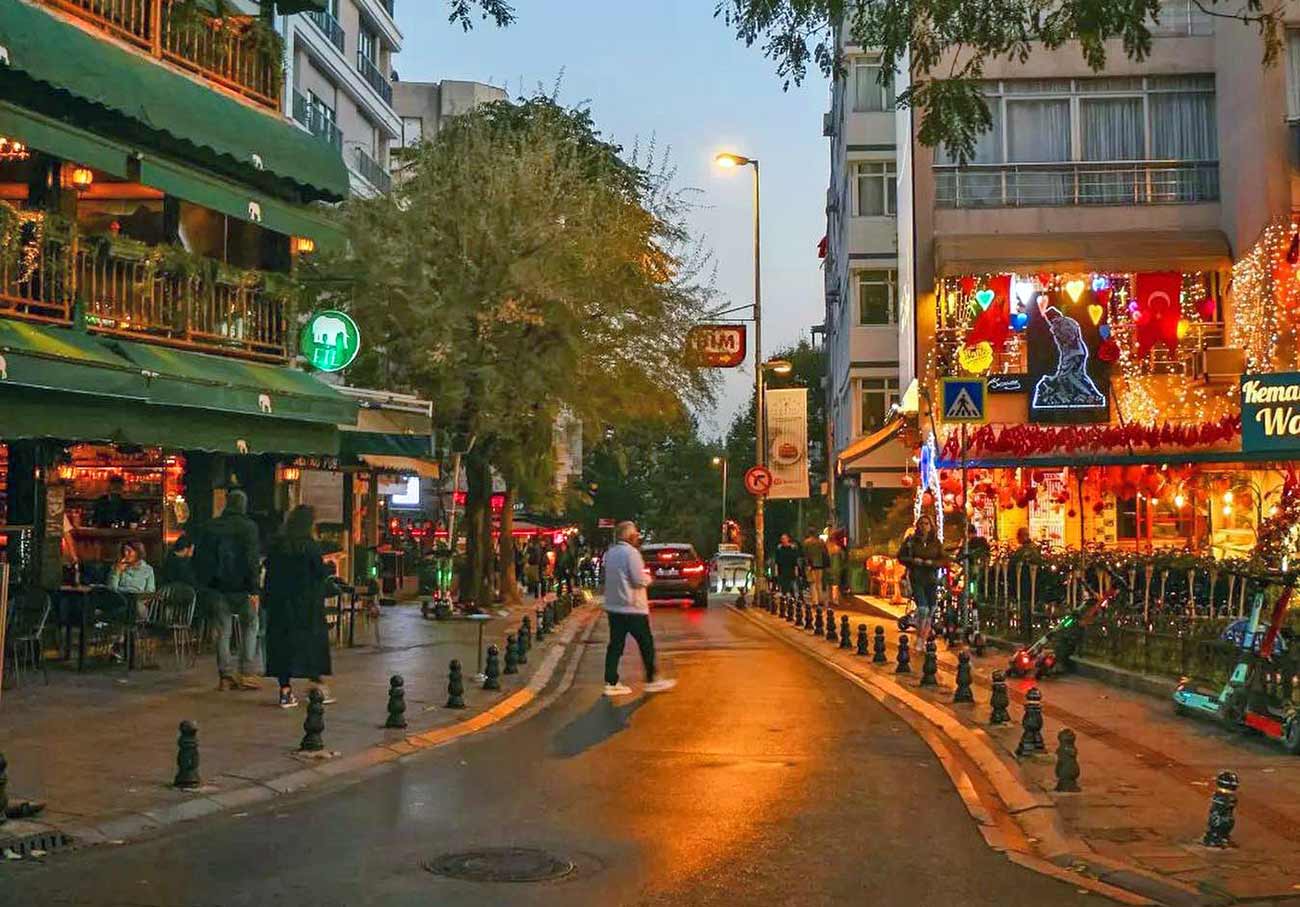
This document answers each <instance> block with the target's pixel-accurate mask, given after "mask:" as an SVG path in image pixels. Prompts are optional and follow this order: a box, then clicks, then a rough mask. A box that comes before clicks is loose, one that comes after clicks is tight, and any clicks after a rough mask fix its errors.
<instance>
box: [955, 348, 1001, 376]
mask: <svg viewBox="0 0 1300 907" xmlns="http://www.w3.org/2000/svg"><path fill="white" fill-rule="evenodd" d="M957 364H958V365H960V366H961V367H962V368H963V369H965V370H966V371H967V372H968V373H970V374H972V375H982V374H984V372H987V371H988V370H989V367H990V366H992V365H993V344H991V343H989V342H988V341H987V340H981V341H980V342H979V343H977V344H975V345H974V346H963V347H962V348H961V349H960V350H958V351H957Z"/></svg>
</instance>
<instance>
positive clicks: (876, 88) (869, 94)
mask: <svg viewBox="0 0 1300 907" xmlns="http://www.w3.org/2000/svg"><path fill="white" fill-rule="evenodd" d="M893 109H894V77H893V74H890V76H889V78H887V79H886V80H885V84H884V85H881V84H880V64H879V63H877V62H861V63H855V64H854V65H853V110H854V112H855V113H878V112H880V111H885V110H893Z"/></svg>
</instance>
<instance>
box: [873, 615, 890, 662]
mask: <svg viewBox="0 0 1300 907" xmlns="http://www.w3.org/2000/svg"><path fill="white" fill-rule="evenodd" d="M871 646H872V649H871V651H872V656H871V663H872V664H878V665H883V664H889V651H888V645H887V643H886V642H885V628H884V627H882V626H881V625H880V624H876V634H875V637H874V639H873V642H872V643H871Z"/></svg>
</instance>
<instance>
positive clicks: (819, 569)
mask: <svg viewBox="0 0 1300 907" xmlns="http://www.w3.org/2000/svg"><path fill="white" fill-rule="evenodd" d="M803 559H804V563H805V564H806V565H807V569H808V598H809V599H810V600H811V601H812V603H813V604H814V605H820V604H821V603H822V598H823V592H824V589H823V583H824V582H825V578H826V568H827V567H829V566H830V554H829V553H827V551H826V543H825V542H823V541H822V540H821V536H819V535H818V534H817V533H816V532H814V531H813V530H812V529H809V530H808V534H807V535H806V536H804V540H803Z"/></svg>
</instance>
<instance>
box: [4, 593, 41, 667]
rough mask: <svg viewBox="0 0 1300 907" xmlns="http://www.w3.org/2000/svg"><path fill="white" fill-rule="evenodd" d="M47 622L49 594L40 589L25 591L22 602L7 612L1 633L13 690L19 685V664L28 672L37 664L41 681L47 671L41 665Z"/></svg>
mask: <svg viewBox="0 0 1300 907" xmlns="http://www.w3.org/2000/svg"><path fill="white" fill-rule="evenodd" d="M49 620H50V595H49V593H48V592H46V591H45V590H44V589H32V590H29V591H28V592H27V594H26V596H25V597H24V600H23V601H22V602H21V603H19V604H18V605H17V607H14V608H11V609H10V611H9V627H8V629H7V630H6V631H5V649H7V650H8V652H9V653H10V655H9V658H8V659H6V661H7V662H8V663H10V664H11V665H12V667H13V674H14V687H19V686H22V679H23V664H24V663H26V664H27V666H28V667H29V668H31V669H32V670H35V669H36V666H37V665H38V664H39V665H40V668H41V674H42V676H43V677H44V678H45V682H46V683H47V684H48V683H49V682H50V672H49V669H48V667H46V664H45V628H46V625H47V624H48V623H49Z"/></svg>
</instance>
